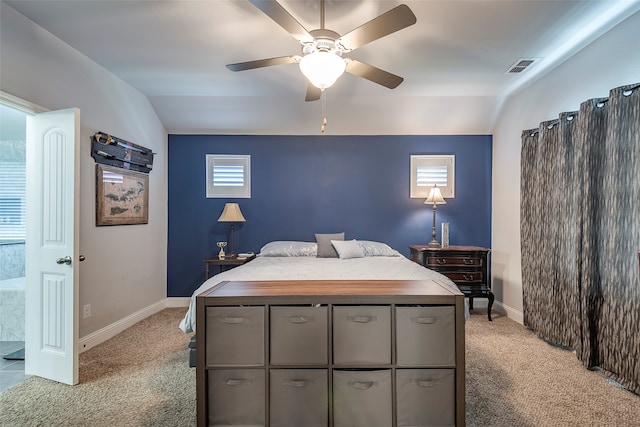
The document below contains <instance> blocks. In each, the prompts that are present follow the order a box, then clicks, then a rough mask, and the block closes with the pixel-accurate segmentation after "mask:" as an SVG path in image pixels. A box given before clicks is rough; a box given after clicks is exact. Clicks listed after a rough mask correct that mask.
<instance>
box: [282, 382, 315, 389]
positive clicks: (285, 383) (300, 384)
mask: <svg viewBox="0 0 640 427" xmlns="http://www.w3.org/2000/svg"><path fill="white" fill-rule="evenodd" d="M307 384H313V381H311V380H287V381H284V382H283V383H282V385H286V386H289V387H296V388H302V387H306V386H307Z"/></svg>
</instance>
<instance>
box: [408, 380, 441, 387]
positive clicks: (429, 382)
mask: <svg viewBox="0 0 640 427" xmlns="http://www.w3.org/2000/svg"><path fill="white" fill-rule="evenodd" d="M411 382H412V383H413V384H415V385H417V386H418V387H433V386H435V385H437V384H438V381H436V380H431V379H424V380H412V381H411Z"/></svg>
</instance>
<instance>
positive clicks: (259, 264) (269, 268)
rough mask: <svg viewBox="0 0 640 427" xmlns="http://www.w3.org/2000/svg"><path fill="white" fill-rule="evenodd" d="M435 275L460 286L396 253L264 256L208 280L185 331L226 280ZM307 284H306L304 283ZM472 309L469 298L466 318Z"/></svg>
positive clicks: (188, 316) (184, 324) (192, 328)
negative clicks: (205, 297)
mask: <svg viewBox="0 0 640 427" xmlns="http://www.w3.org/2000/svg"><path fill="white" fill-rule="evenodd" d="M425 279H432V280H436V281H438V282H439V283H442V284H445V285H448V286H451V287H452V288H454V289H458V288H457V287H456V285H455V283H453V282H452V281H451V280H450V279H449V278H447V277H446V276H444V275H442V274H440V273H438V272H436V271H433V270H429V269H427V268H424V267H423V266H421V265H419V264H417V263H415V262H413V261H410V260H409V259H407V258H406V257H404V256H402V255H401V254H400V253H399V252H396V255H394V256H364V257H360V258H348V259H344V258H317V257H315V256H261V255H258V257H256V259H254V260H252V261H250V262H248V263H246V264H244V265H241V266H239V267H236V268H234V269H231V270H227V271H224V272H222V273H220V274H217V275H215V276H213V277H211V278H210V279H209V280H207V281H206V282H204V283H203V284H202V286H200V287H199V288H198V289H196V291H195V292H194V293H193V295H192V296H191V301H190V303H189V309H188V311H187V313H186V314H185V317H184V318H183V319H182V321H181V322H180V329H181V330H182V331H183V332H185V333H191V332H195V329H196V324H195V323H196V296H197V295H198V294H200V293H201V292H203V291H205V290H207V289H210V288H212V287H213V286H215V285H217V284H219V283H220V282H223V281H252V280H301V281H304V280H425ZM301 286H304V285H301ZM468 316H469V312H468V308H467V304H466V301H465V318H468Z"/></svg>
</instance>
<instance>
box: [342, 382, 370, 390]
mask: <svg viewBox="0 0 640 427" xmlns="http://www.w3.org/2000/svg"><path fill="white" fill-rule="evenodd" d="M376 384H377V382H376V381H349V382H348V383H347V385H349V386H350V387H353V388H355V389H357V390H369V389H370V388H371V387H373V386H374V385H376Z"/></svg>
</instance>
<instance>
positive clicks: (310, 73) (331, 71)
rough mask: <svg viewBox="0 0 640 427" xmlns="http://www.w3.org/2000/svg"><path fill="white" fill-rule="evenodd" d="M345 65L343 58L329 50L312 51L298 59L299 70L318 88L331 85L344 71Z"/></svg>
mask: <svg viewBox="0 0 640 427" xmlns="http://www.w3.org/2000/svg"><path fill="white" fill-rule="evenodd" d="M346 66H347V64H346V62H345V60H344V59H342V58H341V57H340V56H338V55H336V54H335V53H331V52H322V51H320V52H313V53H310V54H308V55H305V56H303V57H302V59H301V60H300V71H302V74H304V76H305V77H306V78H307V79H309V81H310V82H311V84H312V85H314V86H315V87H317V88H319V89H326V88H328V87H330V86H331V85H333V84H334V83H335V82H336V80H338V77H340V76H341V75H342V74H343V73H344V70H345V68H346Z"/></svg>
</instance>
